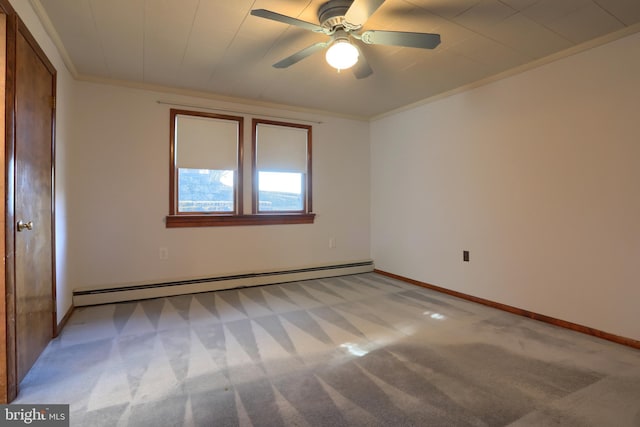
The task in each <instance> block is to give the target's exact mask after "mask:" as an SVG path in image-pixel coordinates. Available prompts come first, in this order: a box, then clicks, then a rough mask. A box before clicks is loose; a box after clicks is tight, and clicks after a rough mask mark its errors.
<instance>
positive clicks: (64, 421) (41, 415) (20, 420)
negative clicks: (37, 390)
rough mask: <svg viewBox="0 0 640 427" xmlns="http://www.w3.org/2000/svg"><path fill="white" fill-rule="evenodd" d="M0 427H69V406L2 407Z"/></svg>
mask: <svg viewBox="0 0 640 427" xmlns="http://www.w3.org/2000/svg"><path fill="white" fill-rule="evenodd" d="M0 426H3V427H4V426H39V427H69V405H0Z"/></svg>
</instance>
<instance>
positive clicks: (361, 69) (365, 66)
mask: <svg viewBox="0 0 640 427" xmlns="http://www.w3.org/2000/svg"><path fill="white" fill-rule="evenodd" d="M354 46H356V45H355V44H354ZM356 49H358V54H359V56H358V62H356V65H354V66H353V67H352V68H351V70H352V71H353V75H354V76H356V79H358V80H360V79H364V78H365V77H369V76H370V75H371V74H373V70H372V69H371V66H370V65H369V62H368V61H367V58H366V57H365V56H364V53H363V52H362V49H360V47H358V46H356Z"/></svg>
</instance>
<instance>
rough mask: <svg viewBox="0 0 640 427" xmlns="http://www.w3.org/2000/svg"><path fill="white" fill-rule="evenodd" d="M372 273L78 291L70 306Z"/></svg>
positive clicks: (346, 269) (364, 264) (346, 268)
mask: <svg viewBox="0 0 640 427" xmlns="http://www.w3.org/2000/svg"><path fill="white" fill-rule="evenodd" d="M373 269H374V267H373V261H361V262H353V263H348V264H338V265H322V266H317V267H308V268H300V269H295V270H284V271H264V272H260V273H247V274H238V275H233V276H221V277H208V278H200V279H189V280H181V281H175V282H164V283H149V284H144V285H128V286H120V287H116V288H101V289H100V288H91V289H77V290H75V291H74V292H73V305H74V306H76V307H81V306H87V305H97V304H108V303H113V302H123V301H135V300H141V299H150V298H160V297H168V296H173V295H184V294H195V293H199V292H210V291H219V290H223V289H233V288H244V287H249V286H260V285H270V284H275V283H285V282H298V281H301V280H309V279H322V278H326V277H336V276H347V275H350V274H357V273H368V272H371V271H373Z"/></svg>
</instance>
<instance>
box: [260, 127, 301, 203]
mask: <svg viewBox="0 0 640 427" xmlns="http://www.w3.org/2000/svg"><path fill="white" fill-rule="evenodd" d="M259 124H265V125H272V126H281V127H291V128H297V129H304V130H306V131H307V173H306V174H304V175H303V177H302V188H303V191H304V198H303V201H302V204H303V207H302V210H300V211H265V212H260V210H259V200H258V184H259V182H258V169H257V164H256V162H257V157H256V155H257V151H256V148H257V142H258V141H257V136H258V135H257V134H258V132H257V130H258V125H259ZM312 132H313V127H312V126H310V125H303V124H299V123H289V122H280V121H274V120H266V119H256V118H254V119H252V120H251V176H252V182H253V185H252V199H251V200H252V203H251V212H252V213H253V215H275V216H277V215H288V216H290V215H313V214H312V212H313V204H312V197H311V196H312V188H313V186H312V185H311V184H312V179H311V177H312V173H311V172H312V170H311V168H312V162H311V148H312V141H313V136H312Z"/></svg>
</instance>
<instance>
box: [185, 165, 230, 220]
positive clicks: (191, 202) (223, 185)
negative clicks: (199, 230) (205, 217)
mask: <svg viewBox="0 0 640 427" xmlns="http://www.w3.org/2000/svg"><path fill="white" fill-rule="evenodd" d="M233 175H234V174H233V171H232V170H210V169H186V168H180V169H178V212H233V211H234V195H233V193H234V191H233V184H234V183H233V181H234V176H233Z"/></svg>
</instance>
